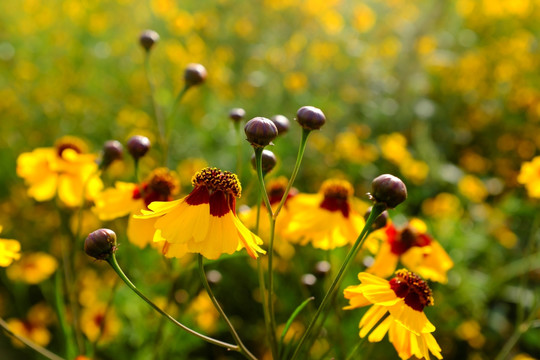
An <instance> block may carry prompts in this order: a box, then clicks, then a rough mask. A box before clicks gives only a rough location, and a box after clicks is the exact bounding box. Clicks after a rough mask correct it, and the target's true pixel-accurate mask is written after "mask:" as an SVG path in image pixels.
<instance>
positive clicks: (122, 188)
mask: <svg viewBox="0 0 540 360" xmlns="http://www.w3.org/2000/svg"><path fill="white" fill-rule="evenodd" d="M136 188H137V184H133V183H126V182H121V181H118V182H116V184H115V187H114V188H108V189H105V191H103V192H101V193H100V194H99V195H98V196H97V197H96V198H95V201H94V203H95V206H94V207H93V208H92V210H93V211H94V212H95V213H96V214H97V215H98V217H99V219H100V220H103V221H107V220H112V219H116V218H119V217H122V216H126V215H128V214H130V213H132V212H136V211H138V210H140V209H142V208H144V202H143V201H142V200H141V199H133V191H134V190H135V189H136Z"/></svg>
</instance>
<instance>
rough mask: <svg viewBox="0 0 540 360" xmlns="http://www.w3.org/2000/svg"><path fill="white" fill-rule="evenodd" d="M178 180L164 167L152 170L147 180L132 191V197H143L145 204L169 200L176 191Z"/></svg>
mask: <svg viewBox="0 0 540 360" xmlns="http://www.w3.org/2000/svg"><path fill="white" fill-rule="evenodd" d="M178 186H179V185H178V180H177V179H176V177H175V176H174V175H173V174H172V173H171V172H170V171H169V170H168V169H166V168H158V169H155V170H154V171H152V173H151V174H150V176H149V177H148V180H147V181H145V182H143V183H142V184H141V185H139V186H138V187H137V188H135V190H134V191H133V199H141V198H142V199H143V200H144V203H145V205H146V206H148V205H149V204H150V203H151V202H152V201H171V200H172V195H174V194H176V193H177V192H178Z"/></svg>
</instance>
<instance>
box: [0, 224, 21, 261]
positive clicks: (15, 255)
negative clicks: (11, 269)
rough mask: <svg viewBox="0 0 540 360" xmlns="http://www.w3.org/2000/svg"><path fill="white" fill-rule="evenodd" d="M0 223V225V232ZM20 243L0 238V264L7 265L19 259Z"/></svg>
mask: <svg viewBox="0 0 540 360" xmlns="http://www.w3.org/2000/svg"><path fill="white" fill-rule="evenodd" d="M1 232H2V225H0V233H1ZM20 251H21V244H20V243H19V242H18V241H17V240H9V239H0V266H1V267H7V266H9V265H11V263H12V262H13V260H19V258H20V257H21V254H20V253H19V252H20Z"/></svg>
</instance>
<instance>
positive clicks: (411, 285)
mask: <svg viewBox="0 0 540 360" xmlns="http://www.w3.org/2000/svg"><path fill="white" fill-rule="evenodd" d="M390 288H391V289H392V290H394V293H395V294H396V296H397V297H399V298H402V299H404V300H405V304H407V305H408V306H409V307H410V308H412V309H414V310H416V311H423V310H424V307H426V306H431V305H433V296H432V293H431V289H430V288H429V286H428V284H427V283H426V282H425V281H424V280H422V279H421V278H420V277H419V276H418V275H416V274H415V273H413V272H410V271H407V270H404V269H402V270H398V271H396V276H395V277H394V278H392V279H391V280H390Z"/></svg>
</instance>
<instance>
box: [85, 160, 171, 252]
mask: <svg viewBox="0 0 540 360" xmlns="http://www.w3.org/2000/svg"><path fill="white" fill-rule="evenodd" d="M178 187H179V184H178V180H177V179H176V176H175V174H173V173H172V172H171V171H169V170H168V169H166V168H158V169H155V170H154V171H152V172H151V173H150V175H149V176H148V178H147V179H146V180H145V181H144V182H142V183H141V184H134V183H126V182H117V183H116V184H115V187H114V188H108V189H105V190H104V191H103V192H101V193H100V194H98V195H97V196H96V199H95V206H94V208H93V211H94V212H95V213H96V214H97V215H98V216H99V218H100V219H101V220H104V221H106V220H112V219H116V218H118V217H122V216H126V215H135V214H140V210H142V209H148V207H147V206H148V205H149V204H150V203H151V202H153V201H171V200H172V199H173V198H172V195H174V194H176V193H177V192H178ZM153 225H154V222H152V221H141V220H138V219H135V218H133V216H130V218H129V223H128V228H127V234H128V239H129V241H131V242H132V243H133V244H135V245H137V246H139V247H141V248H142V247H145V246H146V245H148V244H151V243H152V239H153V236H154V232H155V230H154V226H153Z"/></svg>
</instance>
